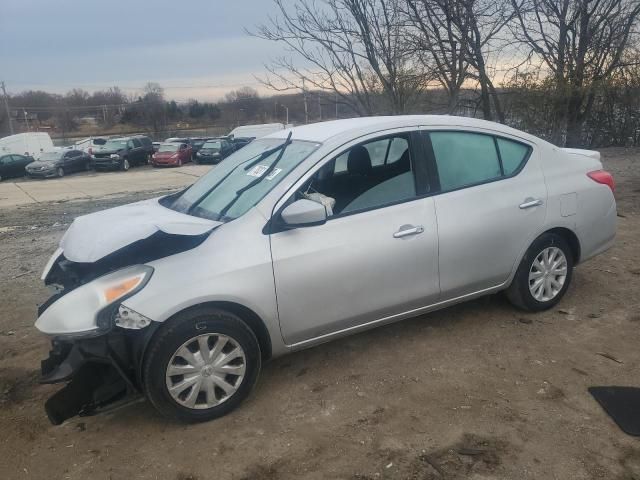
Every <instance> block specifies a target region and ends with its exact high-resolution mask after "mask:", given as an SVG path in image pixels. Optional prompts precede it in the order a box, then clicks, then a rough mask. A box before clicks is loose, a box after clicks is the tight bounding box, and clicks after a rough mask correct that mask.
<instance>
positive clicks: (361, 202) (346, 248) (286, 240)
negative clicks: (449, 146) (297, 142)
mask: <svg viewBox="0 0 640 480" xmlns="http://www.w3.org/2000/svg"><path fill="white" fill-rule="evenodd" d="M412 138H413V136H411V135H409V134H408V133H407V134H405V133H402V134H395V135H388V136H386V137H385V138H382V139H381V138H376V139H372V140H371V141H369V142H364V143H363V144H360V145H356V146H354V147H352V148H350V149H348V150H347V151H346V152H344V153H343V154H341V155H338V157H337V158H334V159H332V160H330V161H329V162H327V163H325V164H323V165H322V166H321V167H320V168H318V169H317V171H316V172H315V173H314V174H313V175H312V176H311V178H310V179H309V181H308V182H305V184H304V185H303V186H302V188H300V189H298V191H297V192H296V194H295V195H294V197H293V198H292V200H294V199H295V198H309V199H312V200H316V201H321V202H322V203H323V204H325V205H326V206H327V210H328V212H329V213H330V215H329V218H328V220H327V222H326V223H325V224H323V225H318V226H311V227H304V228H296V229H291V230H283V231H277V232H275V233H272V234H271V253H272V259H273V271H274V277H275V283H276V292H277V300H278V312H279V317H280V327H281V330H282V334H283V337H284V340H285V342H286V343H287V344H289V345H291V344H297V343H300V342H304V341H306V340H310V339H313V338H316V337H322V336H324V335H329V334H331V333H335V332H339V331H340V330H344V329H349V328H352V327H357V326H359V325H363V324H366V323H369V322H374V321H376V320H380V321H386V320H387V319H389V318H388V317H391V316H394V315H398V314H401V313H405V312H408V311H410V310H413V309H417V308H420V307H423V306H425V305H427V304H429V303H433V302H435V301H436V299H437V298H438V296H439V293H440V292H439V284H438V260H437V258H438V257H437V256H438V234H437V225H436V218H435V206H434V200H433V198H431V197H425V196H421V194H423V193H424V191H425V189H426V186H425V185H424V183H422V179H421V178H418V177H419V176H420V174H416V170H417V171H418V172H420V171H424V170H423V169H421V168H418V169H416V168H415V166H416V163H417V162H420V161H422V159H421V158H418V157H419V156H420V155H419V153H416V151H415V150H414V149H413V146H412V145H410V143H411V141H412V140H411V139H412Z"/></svg>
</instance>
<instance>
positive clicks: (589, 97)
mask: <svg viewBox="0 0 640 480" xmlns="http://www.w3.org/2000/svg"><path fill="white" fill-rule="evenodd" d="M511 2H512V5H513V8H514V10H515V13H516V16H517V20H518V21H517V27H518V28H515V29H514V33H515V35H516V36H517V37H518V38H519V39H520V40H521V41H522V42H524V43H525V44H526V45H528V47H529V48H530V54H531V55H532V56H535V57H537V58H539V59H540V60H541V61H542V62H543V64H544V65H545V66H546V68H547V69H548V70H549V72H550V73H551V75H552V77H553V79H554V83H555V85H554V86H555V96H554V118H553V119H552V121H553V122H554V127H555V132H556V134H555V138H554V139H553V140H554V141H555V142H556V143H559V144H566V145H569V146H575V145H580V144H581V135H582V127H583V125H584V122H585V120H586V119H587V118H588V116H589V114H590V112H591V110H592V108H593V102H594V99H595V92H596V89H597V88H598V86H599V85H601V84H602V83H603V82H604V81H606V80H607V79H608V78H610V77H611V75H612V74H613V73H614V72H616V71H617V70H618V69H619V68H621V67H622V66H623V65H624V61H623V58H624V53H625V51H626V49H627V47H628V45H629V42H630V39H631V37H632V36H633V35H634V34H636V33H637V31H636V28H637V20H638V15H640V2H639V1H638V0H511ZM563 139H564V141H563Z"/></svg>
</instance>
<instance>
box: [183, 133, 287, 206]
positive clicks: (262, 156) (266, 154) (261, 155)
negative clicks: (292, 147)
mask: <svg viewBox="0 0 640 480" xmlns="http://www.w3.org/2000/svg"><path fill="white" fill-rule="evenodd" d="M290 137H291V133H289V137H287V140H285V141H284V142H283V143H281V144H280V145H277V146H275V147H273V148H270V149H269V150H265V151H264V152H262V153H261V154H260V155H258V157H257V158H256V160H254V161H252V162H251V163H250V164H249V165H248V167H247V168H245V170H248V169H249V168H251V167H252V166H254V165H255V164H257V163H258V162H260V161H261V160H264V159H265V158H267V157H268V156H269V155H272V154H273V153H274V152H277V151H278V150H280V149H281V148H286V146H287V145H289V143H291V142H290V141H289V138H290ZM249 160H251V159H249ZM249 160H247V161H249ZM245 163H246V162H242V163H239V164H238V165H236V166H235V167H234V168H232V169H231V170H230V171H229V173H227V174H226V175H225V176H224V177H222V178H221V179H220V181H219V182H218V183H216V184H215V185H213V186H212V187H211V188H210V189H209V190H207V191H206V192H204V193H203V194H202V195H201V196H200V198H198V199H197V200H196V201H194V202H193V203H192V204H191V205H190V206H189V208H187V210H186V212H185V213H186V214H191V213H192V212H193V211H194V210H195V209H196V208H198V205H200V204H201V203H202V202H203V201H204V199H205V198H207V197H208V196H209V195H211V192H213V191H214V190H215V189H216V188H218V186H219V185H220V184H221V183H222V182H224V181H225V180H226V179H227V178H228V177H229V176H230V175H231V174H232V173H233V172H235V171H236V170H237V169H238V167H240V166H241V165H244V164H245ZM186 190H188V188H187V189H185V191H186ZM179 198H180V197H176V201H177V200H178V199H179Z"/></svg>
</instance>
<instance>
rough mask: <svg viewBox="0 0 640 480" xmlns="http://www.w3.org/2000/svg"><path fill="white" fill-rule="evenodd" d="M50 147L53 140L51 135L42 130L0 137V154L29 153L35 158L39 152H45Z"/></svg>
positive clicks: (51, 147)
mask: <svg viewBox="0 0 640 480" xmlns="http://www.w3.org/2000/svg"><path fill="white" fill-rule="evenodd" d="M52 149H53V142H52V141H51V137H50V136H49V134H48V133H44V132H29V133H18V134H16V135H10V136H8V137H4V138H0V155H6V154H8V153H16V154H19V155H30V156H32V157H33V158H35V159H36V160H37V159H38V157H40V153H41V152H47V151H49V150H52Z"/></svg>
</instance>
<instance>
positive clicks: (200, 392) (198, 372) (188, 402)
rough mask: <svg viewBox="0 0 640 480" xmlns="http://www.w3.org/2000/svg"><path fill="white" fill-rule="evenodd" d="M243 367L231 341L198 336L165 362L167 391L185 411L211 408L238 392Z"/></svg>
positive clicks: (219, 336)
mask: <svg viewBox="0 0 640 480" xmlns="http://www.w3.org/2000/svg"><path fill="white" fill-rule="evenodd" d="M246 365H247V360H246V357H245V353H244V350H243V349H242V347H241V346H240V345H239V344H238V342H236V341H235V340H234V339H233V338H231V337H228V336H226V335H222V334H219V333H207V334H204V335H198V336H197V337H194V338H192V339H191V340H188V341H186V342H185V343H183V344H182V345H181V346H180V347H179V348H178V350H176V352H175V353H174V354H173V356H172V357H171V360H169V364H168V365H167V371H166V375H165V377H166V383H167V390H168V391H169V394H170V395H171V397H172V398H173V399H174V400H175V401H176V402H177V403H179V404H180V405H183V406H185V407H187V408H193V409H204V408H211V407H215V406H216V405H219V404H221V403H222V402H224V401H226V400H228V399H229V398H231V397H232V396H233V394H234V393H235V392H236V390H238V388H239V387H240V384H241V383H242V379H243V378H244V374H245V370H246Z"/></svg>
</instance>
